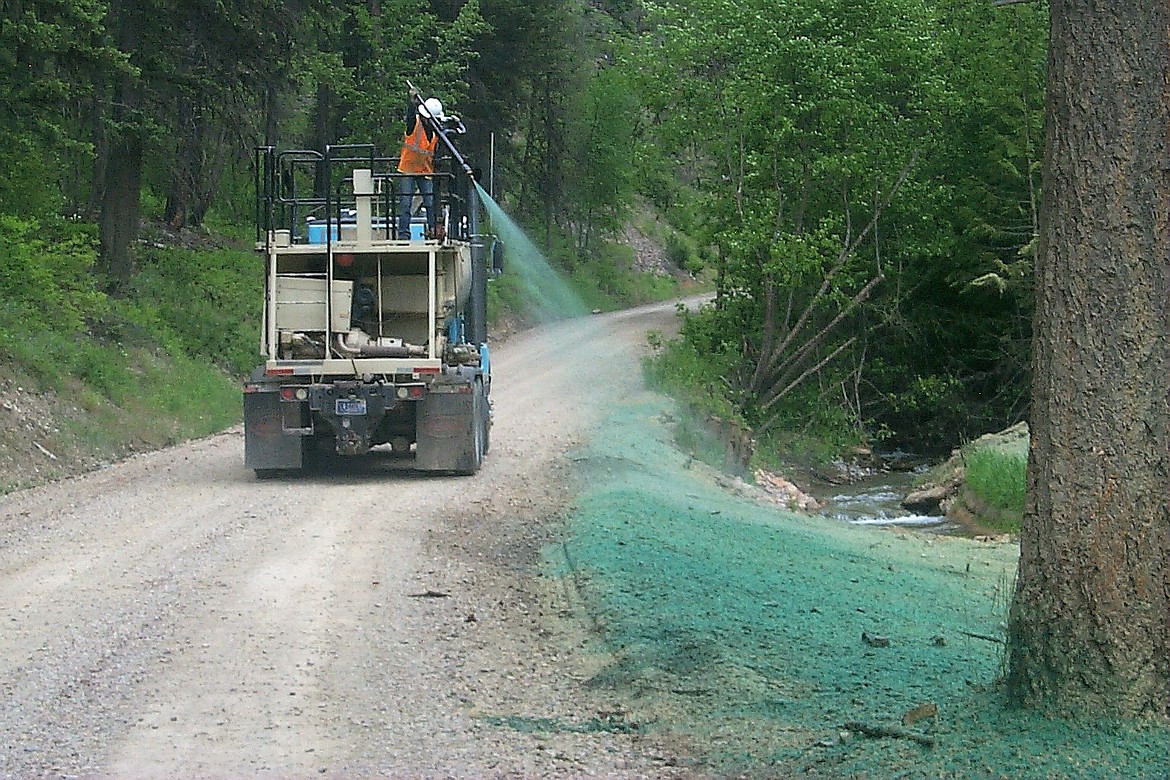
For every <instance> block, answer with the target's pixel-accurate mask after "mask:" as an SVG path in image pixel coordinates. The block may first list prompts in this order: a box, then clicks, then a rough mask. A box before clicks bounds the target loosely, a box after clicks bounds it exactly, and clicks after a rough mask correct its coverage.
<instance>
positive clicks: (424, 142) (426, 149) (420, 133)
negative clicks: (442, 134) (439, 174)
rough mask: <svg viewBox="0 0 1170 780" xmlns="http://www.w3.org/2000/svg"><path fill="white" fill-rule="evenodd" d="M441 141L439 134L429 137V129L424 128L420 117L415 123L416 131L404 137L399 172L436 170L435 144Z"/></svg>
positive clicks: (430, 171)
mask: <svg viewBox="0 0 1170 780" xmlns="http://www.w3.org/2000/svg"><path fill="white" fill-rule="evenodd" d="M438 143H439V134H438V133H435V134H434V135H433V136H431V138H429V139H428V138H427V131H426V130H425V129H423V120H422V118H421V117H419V118H418V119H417V120H416V121H415V123H414V132H413V133H411V134H410V135H408V136H406V137H405V138H403V139H402V153H401V154H400V155H399V157H398V171H399V173H424V174H430V173H434V172H435V146H436V145H437V144H438Z"/></svg>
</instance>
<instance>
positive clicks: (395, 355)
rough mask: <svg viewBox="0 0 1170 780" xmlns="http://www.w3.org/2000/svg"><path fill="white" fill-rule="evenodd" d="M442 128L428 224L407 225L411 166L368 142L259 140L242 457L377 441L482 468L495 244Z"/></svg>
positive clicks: (444, 462) (295, 464) (259, 467)
mask: <svg viewBox="0 0 1170 780" xmlns="http://www.w3.org/2000/svg"><path fill="white" fill-rule="evenodd" d="M440 135H441V136H442V139H443V142H444V143H445V144H446V145H447V147H448V149H449V151H450V159H449V160H447V164H446V166H445V168H446V170H443V169H442V167H443V166H440V167H438V168H437V169H436V171H435V174H434V176H433V181H434V190H435V193H434V206H433V207H435V208H438V209H439V212H438V220H437V225H436V226H435V228H434V229H433V230H428V229H427V226H426V225H427V223H426V220H424V219H421V218H419V217H413V218H412V219H411V220H410V224H409V230H402V229H401V228H400V225H399V224H398V223H399V219H397V216H398V212H399V191H400V186H399V185H400V182H401V179H402V177H403V174H400V173H398V172H397V168H398V166H397V162H398V161H397V159H396V158H384V157H380V156H378V155H377V153H376V151H375V150H374V148H373V147H372V146H369V145H361V146H352V145H346V146H330V147H327V148H326V149H325V151H324V152H316V151H304V150H291V151H282V152H277V151H276V149H275V148H273V147H270V146H266V147H260V148H258V149H257V150H256V159H255V162H256V194H257V197H256V217H257V220H256V222H257V236H256V238H257V241H256V249H257V251H258V252H259V253H260V254H261V255H262V256H263V258H264V262H265V276H264V280H265V281H264V316H263V326H262V328H261V339H260V341H261V351H262V353H263V355H264V358H265V360H264V364H263V365H261V366H259V367H258V368H257V369H256V370H255V371H254V372H253V374H252V376H251V378H250V380H249V381H248V382H246V383H245V384H244V461H245V464H246V465H247V467H248V468H251V469H254V470H255V472H256V475H257V476H259V477H268V476H274V475H276V474H279V473H281V472H284V471H287V470H293V469H300V468H302V467H304V466H306V465H308V464H309V463H310V462H311V461H314V460H315V459H317V458H320V457H321V456H330V455H332V454H336V455H340V456H360V455H363V454H365V453H367V452H368V451H369V450H370V449H371V448H372V447H376V446H379V445H389V448H390V449H391V451H392V452H393V453H394V455H396V456H399V457H400V458H402V459H403V460H407V459H410V460H412V461H413V467H414V468H415V469H417V470H422V471H431V472H446V473H455V474H467V475H470V474H474V473H476V472H477V471H478V470H479V468H480V464H481V463H482V462H483V458H484V454H485V453H486V452H487V450H488V442H489V433H490V431H491V411H490V410H491V405H490V403H489V394H490V391H491V361H490V359H489V353H488V345H487V280H488V276H489V275H490V274H491V273H493V272H495V273H498V272H499V271H500V270H501V268H500V265H501V259H502V246H501V245H499V244H498V243H497V242H496V241H495V239H494V238H493V237H491V236H486V235H480V234H479V233H478V208H479V204H478V199H477V193H476V187H475V183H474V180H473V178H472V173H471V169H470V168H469V167H468V166H467V164H466V163H465V162H464V160H463V158H462V157H460V156H459V153H458V151H457V150H456V149H455V147H454V146H452V145H451V143H450V141H449V140H448V139H447V137H446V135H445V134H440ZM452 169H454V170H452ZM411 192H413V189H412V190H411ZM416 200H417V198H416ZM411 213H412V214H413V209H412V210H411ZM400 233H401V234H400ZM489 266H490V267H489Z"/></svg>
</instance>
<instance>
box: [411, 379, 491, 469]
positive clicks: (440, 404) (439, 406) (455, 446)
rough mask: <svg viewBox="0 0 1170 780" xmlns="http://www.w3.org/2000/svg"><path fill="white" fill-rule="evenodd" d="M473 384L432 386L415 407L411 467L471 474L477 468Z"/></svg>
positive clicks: (479, 455) (477, 456)
mask: <svg viewBox="0 0 1170 780" xmlns="http://www.w3.org/2000/svg"><path fill="white" fill-rule="evenodd" d="M472 388H473V385H471V384H457V385H454V384H453V385H441V386H439V385H435V386H432V390H431V392H429V393H427V396H426V398H424V399H423V400H422V401H420V402H419V405H418V427H417V429H416V441H417V445H416V446H415V458H414V466H415V468H416V469H419V470H420V471H454V472H460V473H464V474H471V473H474V472H475V471H476V470H478V468H479V463H478V462H477V458H479V457H482V453H479V454H478V455H477V453H476V436H475V423H476V421H475V396H474V394H473V393H472V392H471V390H472Z"/></svg>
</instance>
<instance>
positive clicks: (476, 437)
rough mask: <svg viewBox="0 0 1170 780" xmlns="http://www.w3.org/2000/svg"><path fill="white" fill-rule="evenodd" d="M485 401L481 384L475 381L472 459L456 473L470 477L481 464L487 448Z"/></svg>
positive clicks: (472, 418) (472, 416)
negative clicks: (468, 464) (469, 463)
mask: <svg viewBox="0 0 1170 780" xmlns="http://www.w3.org/2000/svg"><path fill="white" fill-rule="evenodd" d="M486 421H487V402H486V401H485V400H484V395H483V384H482V383H480V382H476V383H475V389H474V390H473V391H472V396H471V436H472V447H471V450H472V460H471V465H470V466H469V467H468V468H465V469H462V470H460V471H459V472H458V473H459V474H460V475H462V476H465V477H470V476H472V475H474V474H475V473H476V472H478V471H479V467H480V466H482V465H483V454H484V452H485V451H486V450H487V446H486V439H485V436H486V432H487V422H486Z"/></svg>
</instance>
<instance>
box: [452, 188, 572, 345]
mask: <svg viewBox="0 0 1170 780" xmlns="http://www.w3.org/2000/svg"><path fill="white" fill-rule="evenodd" d="M475 188H476V190H477V191H478V192H479V198H480V202H481V203H483V205H484V208H485V209H486V210H487V213H488V220H489V222H490V223H491V231H492V232H494V233H495V234H496V236H497V237H498V238H499V239H500V240H501V241H503V242H504V273H506V274H509V275H514V276H515V277H516V278H517V279H518V280H519V282H520V284H521V286H522V287H523V288H524V291H525V293H526V297H527V298H528V300H529V301H530V302H531V304H532V306H533V308H534V313H535V315H536V317H537V319H539V320H541V321H543V322H551V321H552V320H561V319H567V318H570V317H579V316H581V315H583V314H587V313H588V311H589V309H588V307H586V305H585V303H584V302H583V301H582V300H581V298H580V297H579V296H578V295H577V293H576V292H574V291H573V289H572V288H571V287H570V286H569V285H568V283H567V282H565V280H564V279H563V278H562V277H561V276H560V275H559V274H558V273H557V272H556V271H555V270H554V269H553V267H552V266H550V265H549V263H548V260H546V259H545V257H544V255H543V254H542V253H541V251H540V250H539V249H538V248H537V247H536V245H535V244H534V243H532V241H531V239H529V238H528V236H527V235H525V233H524V231H523V230H522V229H521V228H520V226H519V225H517V224H516V222H515V221H514V220H513V219H512V218H511V217H509V216H508V215H507V214H506V213H504V210H503V209H502V208H500V205H499V204H498V203H496V202H495V200H493V199H492V197H491V196H490V195H488V193H487V190H485V189H484V188H483V187H481V186H480V185H479V183H478V182H476V185H475Z"/></svg>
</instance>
